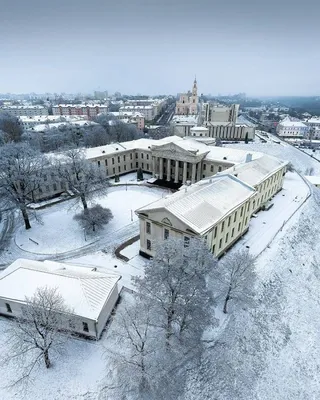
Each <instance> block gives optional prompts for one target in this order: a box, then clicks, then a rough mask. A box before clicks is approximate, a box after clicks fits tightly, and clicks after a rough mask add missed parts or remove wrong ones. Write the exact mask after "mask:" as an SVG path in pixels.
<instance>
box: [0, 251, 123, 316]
mask: <svg viewBox="0 0 320 400" xmlns="http://www.w3.org/2000/svg"><path fill="white" fill-rule="evenodd" d="M119 279H120V276H119V275H116V274H110V273H104V272H98V271H93V270H92V269H90V268H84V267H78V266H73V265H70V264H62V263H59V262H54V261H34V260H27V259H18V260H16V261H15V262H14V263H12V264H11V265H10V266H9V267H8V268H7V269H5V270H4V271H3V272H2V273H1V275H0V298H5V299H7V300H12V301H16V302H20V303H24V301H25V298H26V297H32V296H33V295H34V293H35V291H36V290H37V288H39V287H44V286H47V287H49V288H57V291H58V292H59V294H60V295H61V296H62V297H63V299H64V301H65V303H66V305H67V306H68V307H69V308H70V309H71V310H73V314H75V315H78V316H81V317H84V318H89V319H92V320H97V319H98V317H99V314H100V312H101V310H102V308H103V306H104V304H105V303H106V301H107V300H108V298H109V295H110V294H111V292H112V290H113V289H114V287H115V285H116V284H117V282H118V280H119Z"/></svg>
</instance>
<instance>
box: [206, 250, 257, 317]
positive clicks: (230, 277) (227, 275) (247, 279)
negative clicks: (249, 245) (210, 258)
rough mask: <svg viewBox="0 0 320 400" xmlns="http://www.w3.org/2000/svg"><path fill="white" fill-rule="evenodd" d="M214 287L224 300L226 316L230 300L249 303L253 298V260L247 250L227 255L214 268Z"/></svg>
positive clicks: (254, 275)
mask: <svg viewBox="0 0 320 400" xmlns="http://www.w3.org/2000/svg"><path fill="white" fill-rule="evenodd" d="M213 277H214V278H215V279H216V281H217V283H216V284H215V287H216V288H217V289H218V291H219V294H221V295H222V296H223V298H224V305H223V312H224V313H225V314H226V313H227V310H228V303H229V301H230V300H238V301H242V302H249V301H250V300H251V299H252V298H253V294H254V293H253V286H254V281H255V277H256V274H255V259H254V257H253V256H252V255H251V254H250V253H249V251H248V250H240V251H237V252H234V253H230V254H227V255H226V256H225V257H224V258H223V259H222V260H221V261H220V262H219V263H218V264H217V265H216V267H215V269H214V272H213Z"/></svg>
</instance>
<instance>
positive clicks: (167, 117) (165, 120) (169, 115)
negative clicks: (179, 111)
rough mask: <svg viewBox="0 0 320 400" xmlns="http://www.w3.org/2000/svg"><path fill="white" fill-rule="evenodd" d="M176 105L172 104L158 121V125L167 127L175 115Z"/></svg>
mask: <svg viewBox="0 0 320 400" xmlns="http://www.w3.org/2000/svg"><path fill="white" fill-rule="evenodd" d="M175 106H176V105H175V103H172V104H170V105H169V106H168V107H167V108H166V109H165V111H164V113H163V114H162V115H161V117H160V118H159V119H158V120H157V125H167V124H168V123H169V122H170V120H171V118H172V117H173V114H174V109H175Z"/></svg>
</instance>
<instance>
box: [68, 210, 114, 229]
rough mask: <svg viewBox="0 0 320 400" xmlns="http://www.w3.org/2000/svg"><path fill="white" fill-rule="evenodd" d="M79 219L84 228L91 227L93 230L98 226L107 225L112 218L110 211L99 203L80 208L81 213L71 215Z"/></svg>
mask: <svg viewBox="0 0 320 400" xmlns="http://www.w3.org/2000/svg"><path fill="white" fill-rule="evenodd" d="M73 218H74V219H75V220H77V221H79V223H80V225H81V226H82V227H83V228H84V229H92V231H93V232H95V231H96V229H97V228H98V229H99V228H102V227H103V226H104V225H107V224H108V223H109V221H110V220H111V219H112V218H113V215H112V212H111V211H110V210H109V208H103V207H102V206H100V204H96V205H94V206H92V207H90V208H86V209H84V210H82V212H81V213H79V214H77V215H75V216H74V217H73Z"/></svg>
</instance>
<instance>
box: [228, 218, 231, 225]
mask: <svg viewBox="0 0 320 400" xmlns="http://www.w3.org/2000/svg"><path fill="white" fill-rule="evenodd" d="M230 222H231V217H229V218H228V226H230Z"/></svg>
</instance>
